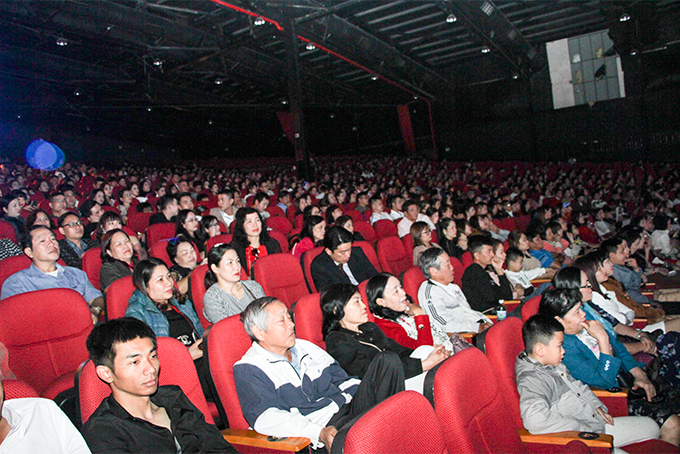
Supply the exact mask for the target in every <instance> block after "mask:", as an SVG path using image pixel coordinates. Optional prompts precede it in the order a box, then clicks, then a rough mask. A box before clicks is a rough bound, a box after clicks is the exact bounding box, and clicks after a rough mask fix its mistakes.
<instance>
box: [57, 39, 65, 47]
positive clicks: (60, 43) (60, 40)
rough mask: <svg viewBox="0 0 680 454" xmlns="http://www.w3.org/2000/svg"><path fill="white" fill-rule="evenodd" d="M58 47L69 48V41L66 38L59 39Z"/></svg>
mask: <svg viewBox="0 0 680 454" xmlns="http://www.w3.org/2000/svg"><path fill="white" fill-rule="evenodd" d="M57 46H68V40H66V39H64V38H57Z"/></svg>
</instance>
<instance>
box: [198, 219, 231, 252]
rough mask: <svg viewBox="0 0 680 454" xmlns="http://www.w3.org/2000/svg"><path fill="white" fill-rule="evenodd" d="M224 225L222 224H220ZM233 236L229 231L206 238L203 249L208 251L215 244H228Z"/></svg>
mask: <svg viewBox="0 0 680 454" xmlns="http://www.w3.org/2000/svg"><path fill="white" fill-rule="evenodd" d="M221 225H224V224H221ZM232 238H233V235H232V234H231V233H222V234H220V235H217V236H214V237H212V238H210V239H209V240H208V242H207V243H206V245H205V250H206V252H210V249H212V247H213V246H214V245H216V244H220V243H225V244H229V243H231V239H232Z"/></svg>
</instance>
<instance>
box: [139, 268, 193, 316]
mask: <svg viewBox="0 0 680 454" xmlns="http://www.w3.org/2000/svg"><path fill="white" fill-rule="evenodd" d="M159 266H164V267H166V268H167V267H168V265H166V264H165V262H164V261H163V260H161V259H157V258H156V257H149V258H148V259H145V260H142V261H141V262H139V263H138V264H137V265H135V270H134V271H133V272H132V282H133V283H134V284H135V288H136V289H137V290H139V291H140V292H142V293H143V294H144V296H146V297H147V298H149V299H151V297H150V296H149V293H148V292H147V290H146V288H147V287H148V285H149V281H150V280H151V275H152V274H153V270H155V269H156V268H157V267H159ZM172 297H173V298H175V299H176V300H178V301H179V302H180V303H183V302H184V301H185V297H184V296H183V295H182V294H180V293H179V291H178V290H177V288H176V287H173V289H172ZM152 302H153V303H154V304H155V305H156V307H157V308H158V309H160V310H162V311H163V310H165V309H167V307H168V303H157V302H156V301H153V300H152ZM192 327H193V324H192Z"/></svg>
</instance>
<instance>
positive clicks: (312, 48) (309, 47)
mask: <svg viewBox="0 0 680 454" xmlns="http://www.w3.org/2000/svg"><path fill="white" fill-rule="evenodd" d="M305 47H306V48H307V50H314V49H316V45H315V44H314V43H313V42H311V41H310V42H308V43H307V45H306V46H305Z"/></svg>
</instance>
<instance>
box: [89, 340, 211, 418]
mask: <svg viewBox="0 0 680 454" xmlns="http://www.w3.org/2000/svg"><path fill="white" fill-rule="evenodd" d="M156 342H157V345H158V360H159V361H160V364H161V371H160V374H159V376H158V384H159V385H160V386H165V385H176V386H179V387H180V388H182V391H184V394H186V396H187V397H188V398H189V400H190V401H191V403H192V404H194V405H195V406H196V408H198V409H199V410H200V411H201V413H203V416H204V417H205V420H206V422H208V423H210V424H214V420H213V417H212V415H211V414H210V410H209V407H208V403H207V402H206V400H205V396H204V395H203V390H202V389H201V383H200V381H199V379H198V373H197V372H196V366H194V361H193V360H192V359H191V353H189V350H188V349H187V348H186V347H185V346H184V345H183V344H182V343H181V342H180V341H178V340H177V339H173V338H171V337H159V338H157V340H156ZM76 386H77V399H78V407H79V413H80V418H81V420H82V423H83V424H85V423H86V422H87V420H88V419H90V416H92V413H94V411H95V410H96V409H97V407H99V404H101V402H102V400H104V399H105V398H106V397H108V396H109V395H110V394H111V388H110V387H109V385H107V384H106V383H104V382H103V381H101V380H100V379H99V377H98V376H97V372H96V368H95V365H94V363H93V362H92V361H91V360H87V362H85V363H84V364H83V365H82V366H81V368H80V370H79V371H78V374H77V376H76Z"/></svg>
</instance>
